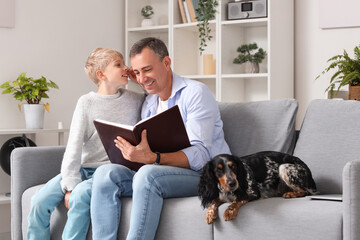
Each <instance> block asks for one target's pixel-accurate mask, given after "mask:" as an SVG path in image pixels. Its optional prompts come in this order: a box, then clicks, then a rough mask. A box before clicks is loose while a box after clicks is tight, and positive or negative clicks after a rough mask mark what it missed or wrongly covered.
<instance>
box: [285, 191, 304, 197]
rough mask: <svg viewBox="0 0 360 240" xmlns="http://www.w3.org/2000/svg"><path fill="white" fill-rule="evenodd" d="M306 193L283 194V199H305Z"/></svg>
mask: <svg viewBox="0 0 360 240" xmlns="http://www.w3.org/2000/svg"><path fill="white" fill-rule="evenodd" d="M305 195H306V192H286V193H284V194H283V198H298V197H304V196H305Z"/></svg>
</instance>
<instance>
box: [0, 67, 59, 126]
mask: <svg viewBox="0 0 360 240" xmlns="http://www.w3.org/2000/svg"><path fill="white" fill-rule="evenodd" d="M0 88H4V89H5V90H4V91H3V92H2V93H3V94H12V95H13V96H14V98H15V99H16V100H19V101H20V102H22V101H24V100H25V101H26V102H27V103H28V104H24V114H25V121H26V128H29V129H35V128H36V129H37V128H43V120H44V109H46V110H47V111H49V103H46V104H40V101H41V100H42V99H43V98H49V96H48V95H47V91H49V90H50V88H56V89H59V87H58V85H57V84H56V83H54V82H53V81H51V80H47V79H46V78H45V77H43V76H42V77H41V78H38V79H34V78H32V77H26V73H21V74H20V75H19V77H18V78H17V79H16V80H15V81H12V82H11V81H7V82H5V83H3V84H2V85H1V86H0ZM18 106H19V110H20V111H21V105H20V104H18Z"/></svg>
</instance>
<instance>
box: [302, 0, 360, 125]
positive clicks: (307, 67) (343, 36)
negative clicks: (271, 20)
mask: <svg viewBox="0 0 360 240" xmlns="http://www.w3.org/2000/svg"><path fill="white" fill-rule="evenodd" d="M325 10H326V9H325ZM359 44H360V28H338V29H326V30H322V29H321V28H320V27H319V4H318V1H314V0H295V98H296V99H297V100H298V101H299V111H298V117H297V129H299V128H300V125H301V122H302V120H303V117H304V114H305V111H306V108H307V106H308V104H309V102H310V101H311V100H313V99H318V98H320V99H321V98H326V96H327V95H326V94H325V93H324V91H325V89H326V88H327V86H328V85H329V80H330V77H331V75H332V74H327V75H324V76H322V77H321V78H320V79H318V80H316V81H314V79H315V78H316V76H317V75H319V74H320V73H321V72H322V71H323V70H324V69H325V67H327V66H328V65H327V60H328V59H329V58H330V57H332V56H334V55H337V54H342V53H343V50H344V49H345V50H346V51H347V52H348V53H349V55H350V56H352V57H353V49H354V47H355V46H358V45H359Z"/></svg>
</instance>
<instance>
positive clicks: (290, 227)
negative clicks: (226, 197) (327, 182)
mask: <svg viewBox="0 0 360 240" xmlns="http://www.w3.org/2000/svg"><path fill="white" fill-rule="evenodd" d="M228 205H229V204H223V205H222V206H220V208H219V218H218V219H217V220H216V221H215V223H214V239H215V240H222V239H241V240H254V239H266V240H279V239H286V240H299V239H307V240H312V239H313V240H329V239H332V240H336V239H339V240H340V239H342V235H341V232H342V212H343V205H342V202H340V201H323V200H310V199H309V198H306V197H304V198H296V199H284V198H269V199H263V200H257V201H253V202H249V203H248V204H246V205H244V206H242V207H241V208H240V209H239V213H238V216H237V217H236V218H235V219H234V220H232V221H230V222H227V221H225V220H224V219H223V214H224V211H225V210H226V208H227V206H228ZM324 226H326V229H327V231H326V232H325V231H323V232H322V234H321V235H319V234H318V233H319V229H324ZM299 236H302V237H301V238H299Z"/></svg>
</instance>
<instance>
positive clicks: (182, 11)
mask: <svg viewBox="0 0 360 240" xmlns="http://www.w3.org/2000/svg"><path fill="white" fill-rule="evenodd" d="M183 2H184V1H183V0H178V3H179V9H180V15H181V20H182V23H187V20H186V15H185V9H184V3H183Z"/></svg>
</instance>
